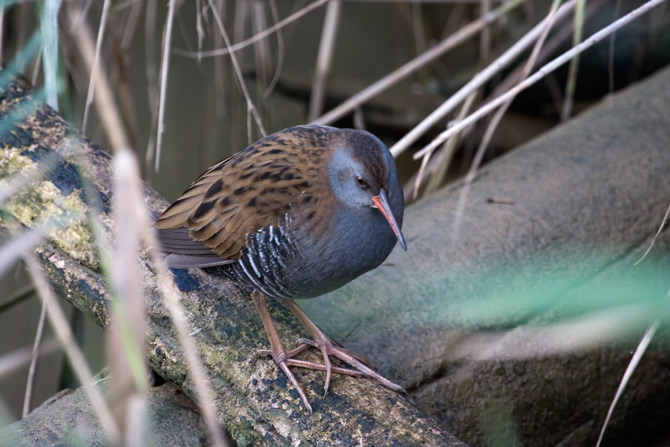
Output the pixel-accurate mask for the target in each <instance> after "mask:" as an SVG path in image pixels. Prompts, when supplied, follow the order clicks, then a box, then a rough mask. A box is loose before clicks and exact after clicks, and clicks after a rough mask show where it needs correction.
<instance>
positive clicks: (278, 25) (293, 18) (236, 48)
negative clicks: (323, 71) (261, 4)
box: [174, 0, 331, 59]
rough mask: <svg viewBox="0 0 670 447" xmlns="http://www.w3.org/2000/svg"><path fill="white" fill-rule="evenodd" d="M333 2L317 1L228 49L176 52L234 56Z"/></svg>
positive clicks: (200, 56)
mask: <svg viewBox="0 0 670 447" xmlns="http://www.w3.org/2000/svg"><path fill="white" fill-rule="evenodd" d="M329 1H331V0H317V1H315V2H314V3H310V4H309V5H307V6H305V7H304V8H302V9H301V10H300V11H297V12H295V13H293V14H291V15H290V16H288V17H286V18H285V19H284V20H282V21H280V22H277V23H276V24H275V25H273V26H271V27H270V28H268V29H266V30H264V31H261V32H260V33H258V34H256V35H254V36H252V37H250V38H248V39H246V40H243V41H242V42H238V43H236V44H235V45H230V46H226V48H219V49H216V50H209V51H197V52H193V51H184V50H179V49H175V50H174V52H175V53H176V54H179V55H180V56H187V57H194V58H198V59H200V58H204V57H213V56H223V55H225V54H232V53H235V52H237V51H239V50H241V49H243V48H246V47H248V46H249V45H253V44H254V43H256V42H258V41H259V40H262V39H265V38H266V37H268V36H269V35H271V34H273V33H275V32H277V31H279V30H280V29H282V28H284V27H285V26H286V25H289V24H291V23H293V22H295V21H296V20H298V19H299V18H301V17H302V16H304V15H305V14H307V13H309V12H312V11H314V10H315V9H317V8H319V7H321V6H323V5H325V4H326V3H328V2H329Z"/></svg>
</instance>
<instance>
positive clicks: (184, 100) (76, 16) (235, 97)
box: [0, 0, 670, 424]
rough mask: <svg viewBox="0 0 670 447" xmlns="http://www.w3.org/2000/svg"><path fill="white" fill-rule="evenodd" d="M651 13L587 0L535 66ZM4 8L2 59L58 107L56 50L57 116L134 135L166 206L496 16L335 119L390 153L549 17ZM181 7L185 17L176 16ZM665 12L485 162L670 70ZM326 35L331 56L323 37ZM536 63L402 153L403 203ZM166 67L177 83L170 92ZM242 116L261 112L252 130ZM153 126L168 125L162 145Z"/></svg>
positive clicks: (533, 8) (347, 7)
mask: <svg viewBox="0 0 670 447" xmlns="http://www.w3.org/2000/svg"><path fill="white" fill-rule="evenodd" d="M643 3H644V2H641V1H625V0H620V1H615V0H593V1H592V2H589V3H588V4H582V5H581V7H583V8H584V10H583V13H582V14H581V15H577V18H575V14H573V13H570V14H568V15H567V16H566V18H565V19H563V20H561V21H558V22H557V23H556V25H555V26H554V28H553V29H552V31H551V32H550V33H549V34H548V37H547V40H546V43H547V44H546V45H545V48H546V50H543V51H541V52H540V53H539V58H538V60H537V62H536V63H535V66H536V67H537V66H540V65H543V64H544V63H546V62H548V61H549V60H551V59H553V58H554V57H556V56H557V55H559V54H560V53H562V52H564V51H566V50H567V49H569V48H570V47H571V46H573V45H574V44H575V40H576V42H579V41H581V40H582V39H583V38H585V37H587V36H589V35H591V34H592V33H593V32H595V31H597V30H599V29H601V28H603V27H606V26H608V24H611V23H612V22H613V21H614V20H616V18H618V17H621V16H623V15H624V14H626V13H628V12H629V11H631V10H633V9H634V8H636V7H638V6H640V5H642V4H643ZM0 5H2V6H1V7H0V21H1V23H2V30H1V33H0V35H1V37H2V43H1V46H0V49H1V51H2V55H1V59H2V63H3V64H4V65H5V66H9V65H12V64H15V63H17V61H21V60H22V61H23V63H20V64H17V67H18V69H19V72H20V73H21V74H22V75H23V76H24V77H25V78H26V79H27V80H28V81H29V82H30V83H31V84H32V85H33V86H34V88H35V89H36V90H37V91H39V92H41V93H44V95H45V97H46V98H48V97H49V90H48V88H49V87H48V82H45V75H44V73H45V69H44V67H45V61H46V60H47V59H46V56H45V55H44V54H45V52H44V51H39V50H40V48H46V46H47V45H46V42H52V43H56V44H57V47H56V48H57V53H56V56H57V57H56V58H55V59H54V60H55V62H56V70H55V72H56V73H57V77H56V84H55V85H56V87H57V89H56V95H57V105H58V108H59V112H60V113H61V114H62V115H63V116H64V117H65V118H66V119H67V120H68V121H70V122H71V123H73V124H74V126H75V127H78V128H80V129H82V131H83V132H84V133H85V134H86V135H87V136H89V137H90V138H91V139H93V140H94V141H96V142H97V143H99V144H100V145H101V146H103V147H105V148H109V149H110V151H113V150H114V149H115V146H117V145H118V138H119V136H123V139H122V140H125V142H126V143H127V144H128V146H130V147H131V149H132V150H133V151H134V152H135V153H136V154H137V158H138V160H140V164H141V169H142V175H143V177H144V179H145V180H146V181H147V182H148V184H150V185H151V186H152V187H153V188H155V189H157V190H158V191H159V192H161V193H162V194H163V195H164V196H165V197H166V198H167V199H168V200H173V199H174V198H176V196H177V195H178V194H179V193H180V192H181V191H183V190H184V189H185V187H186V186H188V184H189V182H190V181H191V180H192V179H194V178H195V177H196V176H197V175H198V174H199V173H201V172H202V171H203V170H204V169H205V168H207V167H208V166H210V165H211V164H213V163H214V162H216V161H218V160H221V159H223V158H226V157H228V156H229V155H231V154H233V153H235V152H237V151H239V150H241V149H243V148H244V147H246V146H247V145H248V144H249V143H251V142H253V141H255V140H256V139H258V138H259V137H261V136H262V134H263V131H262V130H261V127H260V126H259V125H258V122H260V123H262V129H263V130H264V131H265V132H266V133H268V134H269V133H271V132H274V131H276V130H279V129H282V128H285V127H288V126H292V125H296V124H302V123H306V122H310V121H312V120H314V119H316V118H317V117H319V116H321V115H322V114H324V113H326V112H327V111H328V110H331V109H332V108H334V107H336V106H337V105H339V104H341V103H342V102H344V101H345V100H347V99H349V98H351V97H352V96H353V95H355V94H356V93H358V92H360V91H362V90H364V89H366V88H368V87H369V86H370V85H372V84H373V83H375V82H377V81H378V80H380V79H382V78H384V77H385V76H387V75H389V73H392V72H393V71H394V70H396V69H397V68H398V67H401V66H402V65H403V64H406V63H407V62H408V61H411V60H413V59H415V58H417V57H422V55H426V54H428V53H427V52H429V51H430V49H431V48H435V47H437V46H438V45H440V43H441V42H444V40H445V39H447V38H449V36H453V35H455V34H456V33H459V32H462V30H464V29H466V28H467V27H468V26H471V24H477V23H483V22H482V20H481V17H483V16H484V14H485V13H486V12H487V11H497V12H496V14H495V20H493V21H492V22H491V23H490V24H485V26H482V27H481V31H480V32H476V33H473V34H472V35H471V36H467V38H465V39H463V40H462V41H458V44H457V45H454V47H453V49H452V50H451V51H447V52H444V53H443V54H441V55H439V57H434V58H432V59H430V60H427V61H426V62H422V63H420V64H418V66H417V68H416V69H415V70H413V71H412V72H411V73H410V74H409V75H408V76H406V77H404V78H402V79H400V80H399V81H398V82H397V83H394V84H391V83H390V82H382V85H385V86H386V88H384V89H383V91H382V92H381V93H380V94H378V95H375V96H373V97H371V98H369V99H367V100H365V101H364V102H361V103H360V104H358V105H357V106H356V107H354V108H353V109H352V111H349V112H347V113H345V114H343V116H341V117H339V118H337V119H332V120H329V121H328V124H331V125H335V126H338V127H363V128H366V129H368V130H370V131H371V132H373V133H375V134H376V135H377V136H379V137H380V138H381V139H382V140H383V141H384V142H386V143H387V145H388V146H389V147H392V146H393V145H394V144H395V143H396V142H397V141H398V140H400V139H401V138H402V137H403V136H404V135H406V134H407V133H408V132H409V131H410V130H411V129H413V128H414V127H415V126H416V125H418V124H419V123H420V122H421V121H422V120H423V119H424V118H426V117H427V116H428V115H429V114H430V113H431V112H433V110H435V109H436V108H437V107H439V106H440V105H441V104H442V103H443V102H444V101H445V100H447V99H448V98H449V97H450V96H451V95H452V94H453V93H454V92H456V91H458V90H459V89H461V88H462V87H464V86H465V85H466V83H467V82H469V81H470V80H471V79H473V77H475V76H476V75H477V74H478V73H480V72H481V70H482V69H483V68H484V67H486V66H487V65H488V64H489V63H490V62H491V61H493V60H494V59H495V58H497V57H498V56H500V55H501V54H503V53H504V52H505V51H506V50H507V49H509V48H510V47H511V46H512V45H513V44H514V43H515V42H516V41H517V40H519V39H520V38H522V37H523V36H524V35H525V34H526V33H527V32H528V31H529V30H530V29H531V28H532V27H533V26H535V25H536V24H537V23H538V21H539V20H541V19H543V18H544V17H545V16H546V15H547V13H548V11H550V8H551V5H552V3H551V2H549V1H546V0H526V1H519V2H510V3H504V5H505V8H503V7H502V6H501V5H503V3H501V2H499V1H495V2H491V1H489V0H481V1H474V0H473V1H469V0H453V1H447V0H444V1H441V0H432V1H414V2H403V1H393V0H388V1H384V0H368V1H365V0H360V1H359V0H345V1H341V2H325V1H299V0H296V1H293V0H238V1H233V0H228V1H225V0H215V1H213V2H208V1H206V0H188V1H175V2H173V3H170V4H168V2H158V1H156V0H134V1H113V2H112V1H106V2H102V1H83V0H82V1H64V2H62V4H60V2H51V1H48V0H45V1H0ZM170 5H172V6H173V7H174V10H173V11H174V16H173V20H172V21H170V20H169V11H170V9H169V6H170ZM54 7H55V10H56V15H55V16H53V17H51V16H50V15H49V13H48V10H49V8H54ZM212 7H213V8H214V9H212ZM578 8H580V6H578ZM501 9H503V10H501ZM668 9H669V8H668V4H667V2H665V3H664V4H662V5H661V6H659V7H657V8H656V9H655V10H654V12H652V13H650V14H646V15H644V16H642V17H640V18H638V19H637V20H635V21H634V22H632V23H631V24H629V25H628V26H626V27H624V28H622V29H621V30H619V31H617V32H616V33H615V34H612V35H611V36H610V37H609V38H607V39H605V40H604V41H602V42H601V43H599V44H597V45H596V46H594V47H593V48H591V49H589V50H588V51H586V52H584V53H582V54H581V56H580V57H579V59H578V65H574V64H576V63H577V60H576V59H573V60H572V61H573V62H572V64H573V65H571V64H565V65H563V66H562V67H561V68H560V69H559V70H557V71H556V72H555V73H553V74H551V75H549V76H548V77H546V78H545V79H544V80H542V81H540V82H539V83H537V84H535V85H534V86H532V87H531V88H529V89H527V90H525V91H524V92H522V93H521V94H520V95H519V96H518V97H517V98H516V100H515V101H514V102H513V103H512V105H511V107H510V108H509V110H508V112H507V113H506V114H505V115H504V116H503V118H502V121H501V122H500V124H499V125H498V126H497V128H496V131H495V132H494V133H493V138H492V139H491V140H490V142H489V143H488V144H487V145H486V147H485V153H484V152H482V153H484V156H483V159H484V161H486V160H489V159H491V158H493V157H496V156H499V155H500V154H502V153H504V152H505V151H507V150H509V149H512V148H514V147H517V146H518V145H520V144H521V143H523V142H525V141H528V140H529V139H532V138H534V137H535V136H537V135H540V134H542V133H543V132H545V131H546V130H548V129H550V128H552V127H553V126H556V125H558V124H560V122H561V121H564V120H565V119H569V118H570V117H571V116H574V115H575V114H577V113H579V111H581V110H584V109H585V108H588V107H589V106H590V105H592V104H594V103H596V102H599V101H601V100H602V99H603V98H604V97H606V96H607V95H608V94H611V93H612V92H614V91H616V90H618V89H621V88H623V87H625V86H627V85H629V84H630V83H633V82H635V81H636V80H638V79H641V78H644V77H645V76H647V75H648V74H650V73H652V72H654V71H655V70H657V69H659V68H661V67H664V66H666V65H667V64H668V62H669V61H670V12H669V11H668ZM102 17H106V20H105V21H104V29H103V31H102V33H101V34H98V33H99V30H100V29H101V23H102ZM287 18H289V19H288V20H286V19H287ZM219 19H220V20H221V22H220V23H219V22H218V20H219ZM169 23H171V27H172V28H169V26H168V24H169ZM278 23H279V24H281V25H282V26H280V27H278V28H279V29H277V30H276V31H273V32H271V33H268V34H267V37H265V38H263V39H258V40H255V41H253V42H248V39H250V38H252V37H253V36H255V35H257V34H258V33H259V32H261V31H263V30H265V29H268V28H272V27H274V26H276V25H277V24H278ZM329 24H330V25H329ZM575 24H577V30H578V31H577V33H575V27H574V25H575ZM220 25H221V26H223V27H224V28H225V30H226V32H227V35H228V36H229V38H230V41H231V42H232V43H233V44H237V43H240V42H243V43H244V42H248V44H244V45H242V46H241V48H240V49H239V50H238V51H236V52H235V53H234V54H235V57H236V59H237V62H238V64H239V68H240V73H241V74H242V76H243V78H242V82H243V83H244V86H245V87H246V90H247V91H248V98H245V95H244V94H243V91H242V89H241V86H240V78H239V77H238V75H237V73H236V70H235V67H234V64H233V62H232V60H231V57H230V55H227V54H220V53H223V52H225V49H226V44H225V41H224V40H225V39H224V38H223V37H222V33H221V29H220ZM49 27H51V28H52V29H53V30H55V32H56V34H55V35H53V36H52V37H50V38H48V39H47V38H45V37H44V36H45V35H47V34H46V32H47V30H48V29H49ZM169 29H170V30H171V31H170V32H168V30H169ZM324 30H325V31H324ZM40 33H42V34H40ZM579 36H582V37H581V38H580V37H579ZM100 38H102V40H99V39H100ZM33 39H37V40H36V42H38V45H37V46H36V47H33V46H31V42H33V41H34V40H33ZM168 39H169V44H168ZM328 39H330V41H331V42H332V44H331V45H328V44H327V43H325V42H328ZM97 42H99V45H100V53H99V67H100V68H101V73H100V75H99V76H98V77H97V87H98V88H105V89H107V93H108V94H109V97H110V98H112V99H113V101H114V102H115V104H116V106H115V107H111V108H110V107H105V106H104V105H103V106H100V105H99V104H98V98H99V97H100V95H99V94H98V95H97V96H96V97H95V98H93V105H92V106H91V107H90V110H88V112H87V111H86V109H87V106H86V103H87V95H89V87H90V79H91V72H92V59H91V56H92V53H91V52H90V50H91V49H93V48H95V46H96V43H97ZM166 45H168V49H169V51H168V52H165V48H166ZM530 53H531V50H530V48H529V49H526V50H525V51H523V52H522V54H521V55H520V56H519V57H516V58H513V59H511V60H509V61H508V63H506V64H505V65H504V66H503V67H501V68H500V70H498V71H497V72H496V73H495V75H494V76H493V77H492V78H491V79H490V80H488V81H487V82H485V83H484V84H483V86H481V87H479V88H474V89H473V90H472V92H471V93H470V95H469V96H470V100H471V103H470V106H469V107H468V108H466V109H465V111H463V112H461V111H459V110H456V111H454V112H452V113H449V114H447V115H445V116H444V117H441V118H440V119H439V120H437V122H436V124H434V125H431V126H429V128H428V129H427V130H426V132H425V133H423V134H422V135H421V136H420V137H419V138H418V139H417V140H416V141H415V142H413V143H412V144H411V145H410V147H409V150H406V151H404V152H403V153H402V154H400V155H399V156H398V158H397V160H398V166H399V169H400V172H401V177H402V180H403V182H404V184H405V190H406V195H407V199H408V201H411V200H415V199H416V198H419V197H420V196H421V194H423V193H424V192H425V191H427V190H428V191H429V190H430V189H432V188H435V187H437V186H439V185H442V184H444V183H445V182H447V181H450V180H453V179H455V178H458V177H460V176H463V175H464V174H465V173H466V172H467V171H468V169H470V167H471V166H472V162H473V157H475V153H476V152H477V151H478V147H479V146H480V142H481V141H482V135H483V134H484V131H485V129H486V126H487V124H488V120H487V119H484V120H481V121H480V122H478V123H477V124H476V125H474V126H471V127H469V128H468V129H466V131H464V132H462V133H461V134H459V136H458V138H457V139H452V140H453V146H452V147H448V145H445V146H440V149H439V150H438V151H437V152H436V153H435V154H434V155H433V156H432V157H431V160H430V161H426V162H425V166H424V169H421V170H420V167H421V161H420V160H414V159H413V157H412V154H413V153H415V152H417V151H419V150H420V149H422V148H423V147H424V146H425V145H426V144H428V143H429V142H430V141H431V140H432V139H433V138H434V137H435V136H436V135H438V134H439V133H440V132H441V131H442V130H444V129H445V127H446V126H447V125H448V123H449V122H450V121H451V120H454V119H456V117H457V116H460V114H461V113H464V114H467V113H468V112H469V111H472V110H474V109H475V108H476V107H477V106H478V105H480V104H483V103H485V102H486V101H488V100H490V99H491V98H492V97H494V96H496V95H499V94H500V93H502V92H503V91H505V90H507V89H509V88H510V86H511V85H513V83H514V82H518V80H519V78H518V74H519V71H520V67H522V66H523V65H524V64H525V63H526V62H527V60H528V58H529V56H530ZM166 54H167V55H169V62H166V61H167V60H166V59H165V55H166ZM318 61H321V63H322V65H321V67H322V69H321V70H319V69H318V67H319V62H318ZM166 64H167V65H166ZM570 67H573V69H572V70H573V71H572V72H571V68H570ZM163 72H164V73H166V77H165V78H164V79H166V80H167V83H163V81H162V80H161V74H162V73H163ZM515 76H516V77H515ZM105 79H106V80H105ZM315 79H317V80H318V79H321V80H322V81H323V82H322V83H321V84H319V83H318V82H315ZM161 88H163V94H164V103H163V105H162V106H161V105H160V98H161ZM571 90H573V91H574V92H573V94H571V93H570V91H571ZM319 98H322V100H321V101H319ZM249 104H253V107H255V109H256V110H257V116H258V121H256V119H255V117H254V116H253V115H252V114H251V113H250V111H249V110H250V106H249ZM566 104H568V105H566ZM569 104H572V105H571V106H570V105H569ZM161 110H164V118H161V116H160V113H161ZM110 116H117V117H118V119H119V122H120V123H121V127H120V128H115V127H110V126H109V125H108V123H107V122H106V121H105V118H109V117H110ZM85 117H86V118H85ZM84 120H86V124H85V125H84ZM161 120H162V123H161V124H159V122H161ZM159 128H160V129H163V133H162V135H161V136H160V138H159V136H158V135H159V132H158V130H159ZM159 139H160V140H161V143H160V149H159V148H158V147H157V144H158V141H159ZM158 153H160V158H159V157H158V156H157V154H158ZM417 176H420V181H416V180H417ZM417 185H419V188H418V189H416V186H417ZM31 290H32V289H31V286H30V285H29V281H27V279H26V275H25V273H24V267H23V266H22V265H21V264H20V263H18V262H17V265H16V267H14V268H13V269H10V271H9V273H8V274H6V275H5V277H3V278H0V331H1V332H0V356H6V355H9V354H10V353H11V354H14V353H18V352H20V351H17V350H22V349H24V350H25V349H27V350H28V351H29V350H30V346H31V344H32V343H33V340H34V337H35V330H36V327H37V322H38V318H39V314H40V308H41V305H40V302H39V301H38V300H37V299H36V297H35V295H34V294H33V293H32V292H31ZM72 322H73V325H74V327H75V331H76V333H77V334H79V337H80V340H81V342H82V344H83V347H84V349H85V351H86V353H87V355H88V357H89V361H90V363H91V365H92V369H93V370H94V371H97V370H99V369H100V368H101V367H102V366H103V364H104V352H103V350H104V348H103V343H102V334H101V331H100V330H99V329H98V328H96V327H95V326H93V324H92V323H89V322H88V321H84V318H83V317H81V316H79V317H77V316H76V314H74V313H73V315H72ZM47 333H48V329H47ZM21 352H22V351H21ZM5 358H6V359H7V357H5ZM0 373H1V371H0ZM26 375H27V366H26V367H25V368H19V369H18V370H14V371H13V372H12V373H11V374H4V375H0V407H1V411H2V413H0V424H4V423H7V422H10V421H12V420H16V419H18V418H20V416H21V411H22V410H21V409H22V406H23V396H24V390H25V384H26ZM35 383H36V388H35V393H34V396H33V398H32V406H33V407H34V406H35V405H39V404H40V403H41V402H43V401H44V400H45V399H46V398H48V397H49V396H51V395H53V394H54V393H55V392H56V391H57V390H59V389H61V388H62V387H66V386H73V383H72V382H71V379H69V378H68V373H67V368H66V365H64V361H63V359H62V354H60V353H54V354H51V355H48V356H46V357H44V358H43V359H41V360H40V364H39V368H38V370H37V376H36V381H35Z"/></svg>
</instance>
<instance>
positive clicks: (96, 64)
mask: <svg viewBox="0 0 670 447" xmlns="http://www.w3.org/2000/svg"><path fill="white" fill-rule="evenodd" d="M108 13H109V0H105V2H104V3H103V5H102V16H101V17H100V26H99V27H98V38H97V40H96V42H95V56H94V57H93V66H92V67H91V76H90V78H89V82H88V92H87V94H86V105H85V106H84V119H83V120H82V124H81V130H82V132H86V123H87V122H88V111H89V109H90V107H91V103H92V102H93V93H94V92H95V80H96V79H97V78H98V72H100V53H101V52H102V41H103V37H104V35H105V25H106V24H107V14H108ZM82 17H83V14H82ZM82 20H83V19H82Z"/></svg>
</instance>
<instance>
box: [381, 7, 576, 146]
mask: <svg viewBox="0 0 670 447" xmlns="http://www.w3.org/2000/svg"><path fill="white" fill-rule="evenodd" d="M575 3H576V0H571V1H569V2H567V3H565V4H564V5H563V6H561V9H560V10H559V11H558V13H557V16H558V18H560V17H563V16H565V15H567V13H568V12H569V11H570V10H571V9H572V8H573V7H574V5H575ZM545 23H546V19H545V20H543V21H542V22H540V23H538V24H537V25H535V27H533V29H531V30H530V31H528V32H527V33H526V34H525V35H524V36H523V37H522V38H521V39H520V40H519V41H518V42H516V43H515V44H514V45H512V47H510V48H509V49H508V50H507V51H505V52H504V53H503V54H502V55H500V56H499V57H498V58H497V59H496V60H495V61H493V62H492V63H491V64H490V65H489V66H488V67H486V68H485V69H484V70H482V71H481V72H479V73H478V74H477V75H476V76H475V77H474V78H472V80H470V82H468V83H467V84H466V85H464V86H463V87H462V88H461V89H459V90H458V91H457V92H456V93H454V94H453V95H452V96H451V97H449V99H448V100H447V101H445V102H444V103H443V104H442V105H441V106H440V107H438V108H437V109H435V110H434V111H433V112H432V113H431V114H430V115H428V117H426V118H425V119H424V120H423V121H422V122H421V123H419V124H418V125H417V126H415V127H414V129H412V130H411V131H409V132H408V133H407V135H405V136H404V137H403V138H401V139H400V141H398V142H397V143H396V144H395V145H394V146H393V147H391V153H392V154H393V155H394V156H398V155H399V154H401V153H402V152H404V151H405V150H406V149H408V148H409V147H410V145H412V144H413V143H415V142H416V141H417V140H418V139H419V138H420V137H421V136H422V135H423V134H425V133H426V132H427V131H428V130H430V129H431V128H432V127H433V126H435V125H436V124H437V123H438V122H439V121H441V120H443V119H444V118H445V117H446V115H447V114H448V113H450V112H451V111H452V110H454V109H455V108H456V106H457V105H458V104H460V103H461V102H462V101H464V100H465V99H466V98H467V97H468V96H470V94H471V93H472V92H473V91H476V90H478V89H479V88H481V87H482V86H483V85H484V84H485V83H486V82H488V81H489V80H491V79H492V78H493V77H494V76H496V75H497V74H498V73H499V72H500V70H502V69H503V68H505V67H507V66H508V65H509V64H511V63H512V62H513V61H514V60H515V59H516V57H518V56H519V55H520V54H521V53H523V52H524V51H525V50H526V49H527V48H528V47H529V46H531V45H532V44H533V43H534V42H535V41H536V40H537V38H538V36H539V35H540V34H541V33H542V30H543V29H544V26H545ZM466 119H467V118H466ZM461 122H462V121H461ZM459 123H460V122H459ZM454 127H455V126H454ZM454 127H451V128H450V129H453V128H454ZM462 128H465V126H462ZM459 130H460V129H459ZM454 133H456V132H454ZM445 140H446V139H443V140H441V141H440V142H439V143H437V142H435V141H433V143H431V144H430V145H429V146H428V147H430V149H427V148H426V149H424V150H423V151H422V152H421V155H420V156H423V155H424V154H425V153H426V152H428V151H429V150H434V149H435V148H437V147H438V146H440V145H441V144H442V142H444V141H445ZM418 157H419V155H416V154H415V156H414V158H418Z"/></svg>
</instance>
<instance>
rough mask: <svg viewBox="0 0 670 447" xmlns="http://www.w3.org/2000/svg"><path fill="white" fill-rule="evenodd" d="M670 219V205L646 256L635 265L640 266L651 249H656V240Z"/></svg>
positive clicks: (645, 253) (646, 251)
mask: <svg viewBox="0 0 670 447" xmlns="http://www.w3.org/2000/svg"><path fill="white" fill-rule="evenodd" d="M668 217H670V205H668V209H667V210H666V211H665V216H663V220H662V221H661V225H659V227H658V230H657V231H656V234H654V237H653V239H652V240H651V243H650V244H649V247H647V249H646V250H645V252H644V254H643V255H642V256H641V257H640V259H638V260H637V261H636V262H635V264H633V265H638V264H639V263H640V262H642V260H644V258H646V257H647V255H648V254H649V252H650V251H651V249H652V248H653V247H654V245H655V244H656V239H658V237H659V236H660V235H661V231H663V228H665V225H666V224H667V223H668Z"/></svg>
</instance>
